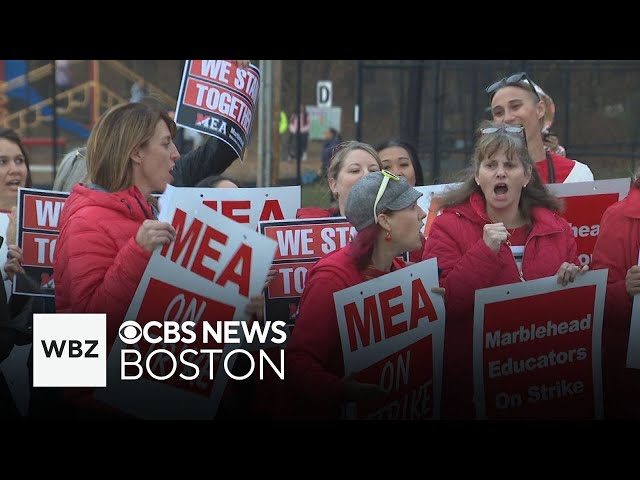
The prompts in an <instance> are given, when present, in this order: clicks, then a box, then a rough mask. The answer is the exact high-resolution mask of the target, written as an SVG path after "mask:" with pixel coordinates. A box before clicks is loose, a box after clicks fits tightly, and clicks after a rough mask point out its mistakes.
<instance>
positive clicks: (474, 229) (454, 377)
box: [422, 192, 579, 418]
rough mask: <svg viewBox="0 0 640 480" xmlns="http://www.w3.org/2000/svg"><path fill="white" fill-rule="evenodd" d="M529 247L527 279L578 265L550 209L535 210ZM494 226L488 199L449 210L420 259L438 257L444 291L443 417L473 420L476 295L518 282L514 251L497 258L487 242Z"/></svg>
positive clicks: (566, 232)
mask: <svg viewBox="0 0 640 480" xmlns="http://www.w3.org/2000/svg"><path fill="white" fill-rule="evenodd" d="M532 217H533V222H532V228H531V231H530V233H529V236H528V237H527V241H526V244H525V253H524V257H523V261H522V270H523V277H524V279H525V280H533V279H537V278H543V277H548V276H552V275H555V274H556V273H557V272H558V268H559V267H560V265H561V264H562V263H563V262H573V263H575V264H576V265H578V264H579V263H578V258H577V255H576V242H575V238H574V236H573V233H572V231H571V227H570V226H569V223H568V222H567V221H566V220H565V219H563V218H562V217H560V216H559V215H557V214H556V213H554V212H551V211H550V210H547V209H545V208H540V207H536V208H534V209H533V212H532ZM487 223H492V222H491V220H489V217H488V215H487V213H486V209H485V201H484V197H483V196H482V195H480V194H479V193H477V192H476V193H474V194H473V195H472V196H471V198H470V199H469V201H468V202H466V203H464V204H462V205H457V206H454V207H447V208H445V209H444V210H443V211H442V213H441V215H439V216H438V217H436V219H435V220H434V222H433V225H432V226H431V230H430V231H429V237H428V238H427V240H426V242H425V245H424V251H423V254H422V259H423V260H427V259H429V258H433V257H437V259H438V270H439V272H440V286H441V287H444V288H445V289H446V293H445V306H446V311H447V318H446V328H445V348H444V377H443V402H442V416H443V417H445V418H446V417H450V418H473V416H474V414H473V404H472V401H473V380H472V379H473V377H472V375H473V364H472V352H473V343H472V340H473V304H474V298H475V291H476V290H478V289H481V288H488V287H495V286H497V285H505V284H508V283H515V282H519V281H520V275H519V273H518V268H517V266H516V262H515V260H514V258H513V255H512V253H511V250H510V249H509V247H508V246H507V245H506V244H504V243H503V244H502V246H501V247H500V251H499V252H498V255H496V254H495V253H493V251H492V250H491V249H490V248H489V247H488V246H487V245H486V244H485V243H484V240H483V239H482V237H483V227H484V225H485V224H487Z"/></svg>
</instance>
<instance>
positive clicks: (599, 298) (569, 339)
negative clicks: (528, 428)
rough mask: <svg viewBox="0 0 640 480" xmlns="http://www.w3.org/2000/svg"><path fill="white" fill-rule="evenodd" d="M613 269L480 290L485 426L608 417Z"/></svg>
mask: <svg viewBox="0 0 640 480" xmlns="http://www.w3.org/2000/svg"><path fill="white" fill-rule="evenodd" d="M607 273H608V271H607V270H595V271H591V272H587V273H586V274H584V275H581V276H579V277H578V278H577V279H576V280H575V281H574V282H573V283H569V284H568V285H567V286H562V285H560V284H558V283H557V278H556V277H555V276H553V277H547V278H542V279H538V280H530V281H527V282H519V283H514V284H509V285H501V286H498V287H491V288H485V289H480V290H476V295H475V311H474V325H473V369H474V387H475V405H476V414H477V417H478V418H480V419H563V420H564V419H567V420H568V419H593V418H602V416H603V404H602V367H601V358H602V355H601V339H602V315H603V311H604V296H605V290H606V285H607Z"/></svg>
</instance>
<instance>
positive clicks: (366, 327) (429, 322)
mask: <svg viewBox="0 0 640 480" xmlns="http://www.w3.org/2000/svg"><path fill="white" fill-rule="evenodd" d="M435 286H438V267H437V260H436V259H435V258H433V259H430V260H426V261H424V262H419V263H416V264H415V265H411V266H409V267H405V268H402V269H400V270H397V271H395V272H391V273H388V274H386V275H382V276H381V277H378V278H375V279H372V280H369V281H366V282H364V283H361V284H359V285H355V286H353V287H349V288H346V289H344V290H341V291H339V292H336V293H334V295H333V297H334V299H335V307H336V313H337V316H338V327H339V330H340V340H341V342H342V354H343V359H344V370H345V375H347V376H348V375H350V374H354V378H355V379H356V380H357V381H359V382H362V383H370V384H377V385H379V386H380V387H381V388H382V389H383V390H384V391H385V392H386V395H385V396H384V397H382V398H379V399H375V400H363V401H359V402H357V403H350V404H348V405H347V408H346V411H347V414H346V416H347V417H348V418H358V419H392V420H400V419H405V420H409V419H411V420H426V419H432V418H438V417H439V412H440V391H441V388H440V386H441V384H442V355H443V348H444V325H445V310H444V298H443V297H442V295H438V294H435V293H432V292H431V288H432V287H435Z"/></svg>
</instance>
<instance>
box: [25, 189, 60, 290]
mask: <svg viewBox="0 0 640 480" xmlns="http://www.w3.org/2000/svg"><path fill="white" fill-rule="evenodd" d="M68 196H69V193H68V192H54V191H50V190H39V189H34V188H20V189H19V190H18V210H17V220H18V222H17V223H18V224H17V232H18V246H19V247H21V248H22V251H23V257H22V266H23V268H24V271H25V275H16V277H15V280H14V282H13V293H17V294H22V295H33V296H40V297H53V296H55V289H54V287H55V286H54V283H53V256H54V254H55V249H56V243H57V240H58V235H59V230H58V222H59V220H60V215H61V214H62V209H63V208H64V203H65V201H66V200H67V197H68Z"/></svg>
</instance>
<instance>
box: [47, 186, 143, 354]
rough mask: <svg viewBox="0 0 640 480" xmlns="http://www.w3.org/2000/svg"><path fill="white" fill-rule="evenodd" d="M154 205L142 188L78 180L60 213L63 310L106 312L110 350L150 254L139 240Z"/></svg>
mask: <svg viewBox="0 0 640 480" xmlns="http://www.w3.org/2000/svg"><path fill="white" fill-rule="evenodd" d="M145 219H153V212H152V210H151V207H150V205H149V204H148V203H147V201H146V200H145V199H144V197H143V196H142V194H141V193H140V190H138V188H137V187H135V186H134V187H130V188H129V189H127V190H123V191H121V192H117V193H107V192H103V191H98V190H92V189H89V188H87V187H85V186H83V185H76V186H75V187H74V188H73V190H72V191H71V194H70V195H69V198H68V199H67V201H66V202H65V206H64V210H63V211H62V216H61V218H60V237H59V238H58V242H57V245H56V254H55V257H54V261H53V271H54V278H55V283H56V311H57V312H58V313H65V312H70V313H106V314H107V351H109V350H110V349H111V346H112V344H113V342H114V340H115V338H116V335H117V333H118V328H119V327H120V324H121V323H122V321H123V320H124V316H125V314H126V313H127V310H128V308H129V304H130V303H131V300H132V299H133V295H134V294H135V292H136V289H137V287H138V283H139V282H140V279H141V278H142V274H143V273H144V270H145V268H146V266H147V263H148V262H149V258H150V257H151V253H150V252H148V251H147V250H145V249H143V248H142V247H140V246H139V245H138V243H137V242H136V239H135V237H136V233H137V232H138V229H139V228H140V225H141V224H142V222H144V220H145Z"/></svg>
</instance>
